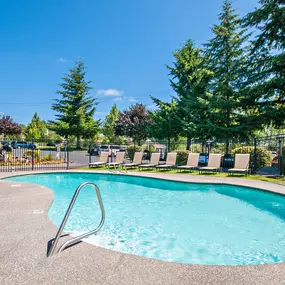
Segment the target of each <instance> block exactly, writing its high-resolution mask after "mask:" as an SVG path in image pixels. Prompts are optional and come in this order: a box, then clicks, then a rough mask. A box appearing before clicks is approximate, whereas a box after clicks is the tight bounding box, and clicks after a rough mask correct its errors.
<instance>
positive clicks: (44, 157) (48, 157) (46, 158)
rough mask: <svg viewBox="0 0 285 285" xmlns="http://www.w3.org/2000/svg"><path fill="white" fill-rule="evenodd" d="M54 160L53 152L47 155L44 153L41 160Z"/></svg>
mask: <svg viewBox="0 0 285 285" xmlns="http://www.w3.org/2000/svg"><path fill="white" fill-rule="evenodd" d="M52 160H53V157H52V154H51V152H50V153H49V154H47V155H44V156H43V157H41V161H52Z"/></svg>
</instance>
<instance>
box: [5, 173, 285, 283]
mask: <svg viewBox="0 0 285 285" xmlns="http://www.w3.org/2000/svg"><path fill="white" fill-rule="evenodd" d="M59 172H60V173H62V172H63V173H67V172H71V173H74V172H78V173H99V174H100V173H101V174H102V173H108V174H110V172H109V171H41V172H36V173H35V172H15V173H0V178H8V177H11V176H18V175H27V174H40V173H59ZM112 175H114V174H112ZM123 175H126V174H123ZM127 175H130V176H140V177H149V178H159V179H164V180H172V181H180V182H192V183H193V182H194V183H218V184H230V185H237V186H245V187H251V188H254V189H261V190H263V191H270V192H273V193H276V194H281V195H285V186H284V185H279V184H273V183H269V182H263V181H255V180H246V179H242V178H224V177H223V178H220V177H213V176H202V175H201V176H200V175H199V176H196V175H195V176H192V175H185V174H162V173H149V172H148V173H145V172H144V173H142V172H139V173H136V172H131V173H128V174H127ZM166 176H167V177H166ZM15 184H16V182H9V181H5V180H2V181H1V184H0V209H1V211H0V215H1V216H0V226H1V228H2V229H3V228H4V229H5V230H4V232H3V231H2V232H0V239H1V240H2V243H0V252H2V256H1V255H0V272H1V274H0V281H1V280H2V281H3V282H0V283H1V284H21V282H20V281H21V280H22V281H23V280H25V282H27V281H28V282H27V283H28V284H38V283H39V280H40V282H41V284H51V283H52V284H63V283H61V282H63V281H65V282H66V280H68V282H69V284H78V283H80V282H78V281H79V280H80V281H81V282H82V284H94V282H98V283H97V284H239V285H240V284H266V285H268V284H283V283H282V282H284V280H285V263H283V262H282V263H275V264H266V265H246V266H217V265H192V264H180V263H172V262H166V261H161V260H156V259H151V258H145V257H141V256H135V255H132V254H126V253H121V252H116V251H112V250H109V249H105V248H101V247H97V246H94V245H90V244H87V243H84V242H83V243H81V244H79V245H76V246H74V247H72V248H70V249H68V250H65V251H64V252H62V253H60V254H58V255H55V256H53V257H52V258H46V256H45V250H46V242H47V241H48V239H51V238H53V237H54V236H55V233H56V230H57V229H56V227H55V226H54V225H53V223H52V221H51V220H49V218H48V216H47V211H48V209H49V206H50V204H51V203H52V201H53V191H52V190H51V189H49V188H47V187H43V186H39V185H33V184H29V183H22V182H17V185H19V184H21V185H22V186H21V187H15V188H12V187H13V185H14V186H16V185H15ZM11 189H13V190H11ZM16 189H17V191H14V190H16ZM22 208H23V209H22ZM21 209H22V210H21ZM37 209H38V210H37ZM37 211H38V212H39V213H38V212H37ZM42 211H43V213H42ZM11 232H12V233H13V234H12V235H11V234H10V233H11ZM32 233H34V234H33V235H32ZM8 237H9V239H10V240H9V239H7V238H8ZM3 243H4V244H3ZM2 249H3V251H1V250H2ZM3 252H4V257H3ZM19 253H20V255H19ZM29 268H33V270H30V269H29ZM31 271H32V272H31ZM2 272H3V273H2ZM15 272H16V274H15ZM29 272H30V274H29ZM1 278H2V279H1ZM23 283H24V282H23ZM95 284H96V283H95Z"/></svg>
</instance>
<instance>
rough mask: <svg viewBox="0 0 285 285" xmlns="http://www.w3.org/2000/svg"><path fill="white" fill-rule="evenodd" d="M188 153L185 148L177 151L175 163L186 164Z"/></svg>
mask: <svg viewBox="0 0 285 285" xmlns="http://www.w3.org/2000/svg"><path fill="white" fill-rule="evenodd" d="M188 154H189V151H187V150H180V151H177V159H176V164H177V165H183V164H186V162H187V159H188Z"/></svg>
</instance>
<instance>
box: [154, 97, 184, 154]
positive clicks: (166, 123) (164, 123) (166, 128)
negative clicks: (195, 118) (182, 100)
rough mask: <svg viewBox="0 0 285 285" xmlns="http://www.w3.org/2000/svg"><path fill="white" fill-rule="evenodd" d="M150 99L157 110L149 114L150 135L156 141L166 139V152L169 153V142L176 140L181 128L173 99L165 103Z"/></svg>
mask: <svg viewBox="0 0 285 285" xmlns="http://www.w3.org/2000/svg"><path fill="white" fill-rule="evenodd" d="M151 98H152V101H153V102H154V103H155V105H156V106H157V107H158V109H157V110H155V111H153V112H151V113H150V117H151V120H152V124H151V125H150V135H151V136H153V137H155V138H157V139H167V145H168V151H170V140H171V139H172V138H174V139H177V138H178V136H179V134H180V133H181V128H182V125H181V122H180V118H179V113H178V106H177V103H176V102H175V100H174V99H172V100H171V101H170V103H167V102H162V101H161V100H159V99H157V98H154V97H151Z"/></svg>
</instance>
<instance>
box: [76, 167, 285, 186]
mask: <svg viewBox="0 0 285 285" xmlns="http://www.w3.org/2000/svg"><path fill="white" fill-rule="evenodd" d="M79 169H80V170H107V169H108V168H105V167H97V168H89V167H81V168H79ZM138 171H139V172H149V173H151V172H157V173H159V174H165V175H167V174H187V175H200V174H199V172H198V171H193V172H190V171H181V172H177V171H176V170H163V171H156V170H155V169H147V170H138V168H134V169H128V172H138ZM203 175H207V176H215V177H229V178H232V177H234V178H235V177H240V178H243V179H249V180H260V181H267V182H271V183H279V184H284V185H285V177H284V176H283V177H276V178H272V177H266V176H262V175H239V174H236V175H233V176H228V174H227V173H225V172H220V173H214V172H208V173H207V172H205V173H203Z"/></svg>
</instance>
